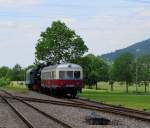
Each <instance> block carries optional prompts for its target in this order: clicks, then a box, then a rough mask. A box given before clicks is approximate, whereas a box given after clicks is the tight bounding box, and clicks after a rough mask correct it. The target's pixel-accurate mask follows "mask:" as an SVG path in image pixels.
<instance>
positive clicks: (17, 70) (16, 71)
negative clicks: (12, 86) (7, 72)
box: [12, 64, 25, 81]
mask: <svg viewBox="0 0 150 128" xmlns="http://www.w3.org/2000/svg"><path fill="white" fill-rule="evenodd" d="M24 78H25V70H24V69H22V67H21V66H20V65H19V64H16V65H15V66H14V67H13V69H12V80H13V81H23V80H24Z"/></svg>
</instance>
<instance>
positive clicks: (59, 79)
mask: <svg viewBox="0 0 150 128" xmlns="http://www.w3.org/2000/svg"><path fill="white" fill-rule="evenodd" d="M26 85H27V86H28V88H29V89H31V90H35V91H42V92H48V93H49V94H52V95H70V96H71V97H75V96H76V95H77V92H81V90H82V87H83V71H82V67H81V66H80V65H77V64H72V63H65V64H58V65H50V66H41V65H40V66H37V67H36V68H31V69H29V70H28V71H27V72H26Z"/></svg>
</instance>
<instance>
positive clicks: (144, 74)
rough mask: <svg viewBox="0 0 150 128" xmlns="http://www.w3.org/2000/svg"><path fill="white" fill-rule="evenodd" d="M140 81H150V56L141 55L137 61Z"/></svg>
mask: <svg viewBox="0 0 150 128" xmlns="http://www.w3.org/2000/svg"><path fill="white" fill-rule="evenodd" d="M137 74H138V76H137V77H138V79H137V80H138V81H139V82H141V81H150V55H141V56H140V57H139V58H138V59H137Z"/></svg>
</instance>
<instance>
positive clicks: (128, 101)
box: [79, 82, 150, 111]
mask: <svg viewBox="0 0 150 128" xmlns="http://www.w3.org/2000/svg"><path fill="white" fill-rule="evenodd" d="M79 96H80V97H84V98H88V99H91V100H95V101H98V102H103V103H108V104H113V105H117V106H124V107H129V108H134V109H139V110H144V111H150V86H148V87H147V93H145V92H144V85H139V86H138V92H136V86H135V85H132V86H129V93H126V87H125V84H119V83H115V84H114V91H110V85H109V84H108V83H106V82H101V83H98V90H96V87H95V86H93V87H92V89H88V87H87V86H85V88H84V89H83V92H82V93H81V94H79Z"/></svg>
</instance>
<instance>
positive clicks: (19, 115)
mask: <svg viewBox="0 0 150 128" xmlns="http://www.w3.org/2000/svg"><path fill="white" fill-rule="evenodd" d="M0 97H1V98H2V100H3V101H4V102H5V103H6V104H7V105H8V106H9V107H10V108H11V109H12V110H13V111H14V112H15V113H16V114H17V116H18V117H19V118H20V119H21V120H22V121H23V122H24V123H25V124H26V125H27V127H28V128H34V126H33V125H32V124H31V123H30V121H28V120H27V119H26V118H25V117H24V116H23V115H22V114H21V113H20V112H19V111H17V109H16V108H15V107H14V106H13V105H12V104H11V103H10V102H9V101H8V100H7V99H6V98H5V97H4V96H2V95H0Z"/></svg>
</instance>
